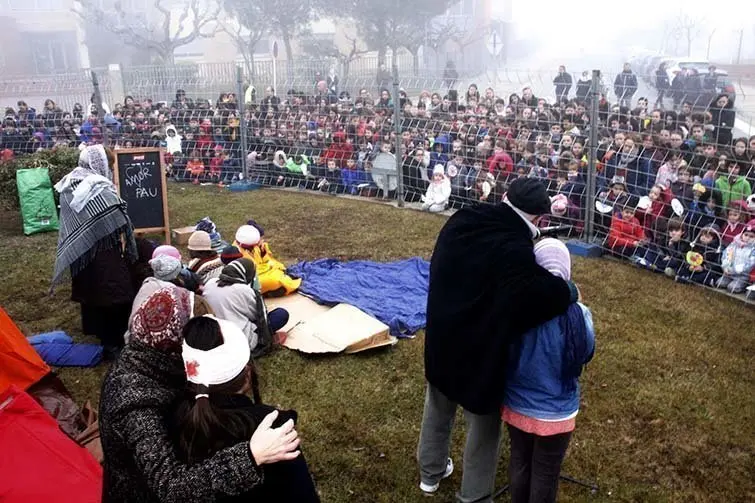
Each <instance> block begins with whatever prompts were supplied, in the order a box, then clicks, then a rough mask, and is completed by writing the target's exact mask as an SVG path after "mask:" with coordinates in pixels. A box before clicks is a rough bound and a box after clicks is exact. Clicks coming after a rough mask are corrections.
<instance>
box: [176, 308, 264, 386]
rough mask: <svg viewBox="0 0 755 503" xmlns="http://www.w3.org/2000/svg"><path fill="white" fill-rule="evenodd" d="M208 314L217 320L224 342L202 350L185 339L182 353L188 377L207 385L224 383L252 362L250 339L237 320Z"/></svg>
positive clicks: (192, 380) (189, 379)
mask: <svg viewBox="0 0 755 503" xmlns="http://www.w3.org/2000/svg"><path fill="white" fill-rule="evenodd" d="M205 317H207V318H212V319H213V320H215V321H217V322H218V324H219V325H220V333H221V334H222V336H223V344H221V345H220V346H218V347H216V348H213V349H210V350H209V351H202V350H199V349H195V348H192V347H191V346H189V345H188V344H186V341H184V342H183V348H182V351H181V355H182V356H183V360H184V369H185V371H186V379H187V380H188V381H189V382H191V383H194V384H203V385H205V386H212V385H215V384H225V383H227V382H228V381H230V380H232V379H233V378H235V377H236V376H238V375H239V374H240V373H241V371H242V370H244V367H246V365H247V364H248V363H249V358H250V356H251V350H250V349H249V341H248V340H247V338H246V335H244V332H242V330H241V329H240V328H239V327H238V326H236V324H235V323H233V322H230V321H226V320H220V319H218V318H215V317H214V316H211V315H206V316H205Z"/></svg>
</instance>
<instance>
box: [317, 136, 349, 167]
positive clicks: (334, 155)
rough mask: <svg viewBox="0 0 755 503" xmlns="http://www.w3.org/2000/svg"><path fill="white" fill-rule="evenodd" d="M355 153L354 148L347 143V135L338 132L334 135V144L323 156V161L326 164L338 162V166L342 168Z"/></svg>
mask: <svg viewBox="0 0 755 503" xmlns="http://www.w3.org/2000/svg"><path fill="white" fill-rule="evenodd" d="M353 153H354V147H353V146H352V145H351V143H347V142H346V133H344V132H343V131H338V132H336V133H334V134H333V143H332V144H331V145H330V146H329V147H328V149H327V150H326V151H325V153H324V154H323V155H322V159H323V161H324V162H325V163H327V162H328V160H330V159H333V160H335V161H336V166H337V167H339V168H340V167H341V166H343V165H344V164H345V162H346V159H348V158H349V157H351V154H353Z"/></svg>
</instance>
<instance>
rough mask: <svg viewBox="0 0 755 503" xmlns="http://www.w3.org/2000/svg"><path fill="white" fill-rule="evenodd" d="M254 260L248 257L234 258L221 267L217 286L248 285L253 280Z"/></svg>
mask: <svg viewBox="0 0 755 503" xmlns="http://www.w3.org/2000/svg"><path fill="white" fill-rule="evenodd" d="M254 275H255V268H254V262H252V261H251V260H249V259H248V258H241V259H238V260H234V261H233V262H231V263H230V264H228V265H227V266H225V267H224V268H223V272H222V273H220V277H219V278H218V286H219V287H224V286H228V285H237V284H238V285H250V284H251V283H252V282H253V281H254Z"/></svg>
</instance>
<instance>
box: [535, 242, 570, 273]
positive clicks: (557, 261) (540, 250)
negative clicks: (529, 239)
mask: <svg viewBox="0 0 755 503" xmlns="http://www.w3.org/2000/svg"><path fill="white" fill-rule="evenodd" d="M535 262H537V263H538V264H539V265H540V266H541V267H542V268H543V269H546V270H547V271H548V272H549V273H551V274H553V275H554V276H558V277H559V278H561V279H564V280H567V281H568V280H569V279H571V257H570V256H569V249H568V248H567V247H566V245H565V244H564V243H562V242H561V241H559V240H558V239H555V238H545V239H541V240H540V241H538V242H537V243H535Z"/></svg>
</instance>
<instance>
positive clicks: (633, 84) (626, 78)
mask: <svg viewBox="0 0 755 503" xmlns="http://www.w3.org/2000/svg"><path fill="white" fill-rule="evenodd" d="M613 92H614V94H616V96H618V97H619V98H631V97H632V96H634V93H636V92H637V76H636V75H635V74H634V73H632V71H631V70H629V71H623V72H621V73H620V74H618V75H617V76H616V79H614V81H613Z"/></svg>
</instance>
